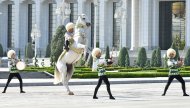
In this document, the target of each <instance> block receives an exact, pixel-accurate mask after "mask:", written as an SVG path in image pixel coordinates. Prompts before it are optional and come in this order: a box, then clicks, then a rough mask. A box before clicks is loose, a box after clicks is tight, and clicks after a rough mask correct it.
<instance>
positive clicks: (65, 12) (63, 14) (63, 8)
mask: <svg viewBox="0 0 190 108" xmlns="http://www.w3.org/2000/svg"><path fill="white" fill-rule="evenodd" d="M55 13H56V14H57V15H58V17H59V20H60V22H59V23H60V24H63V22H64V20H65V19H66V18H68V16H69V15H70V14H71V9H70V6H69V4H68V3H67V2H65V0H63V1H62V3H61V5H60V6H58V7H57V9H56V11H55Z"/></svg>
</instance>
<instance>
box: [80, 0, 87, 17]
mask: <svg viewBox="0 0 190 108" xmlns="http://www.w3.org/2000/svg"><path fill="white" fill-rule="evenodd" d="M85 2H86V0H78V14H79V15H80V14H83V13H84V14H85V10H86V8H85Z"/></svg>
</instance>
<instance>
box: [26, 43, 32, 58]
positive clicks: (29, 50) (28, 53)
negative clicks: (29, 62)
mask: <svg viewBox="0 0 190 108" xmlns="http://www.w3.org/2000/svg"><path fill="white" fill-rule="evenodd" d="M25 57H26V58H30V59H31V58H33V57H34V50H33V49H32V43H28V44H27V46H26V55H25Z"/></svg>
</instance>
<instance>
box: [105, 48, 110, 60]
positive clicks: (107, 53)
mask: <svg viewBox="0 0 190 108" xmlns="http://www.w3.org/2000/svg"><path fill="white" fill-rule="evenodd" d="M105 59H106V60H107V59H110V50H109V46H107V47H106V56H105Z"/></svg>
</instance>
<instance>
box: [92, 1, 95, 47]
mask: <svg viewBox="0 0 190 108" xmlns="http://www.w3.org/2000/svg"><path fill="white" fill-rule="evenodd" d="M94 14H95V9H94V3H91V47H92V48H93V47H94V20H95V15H94Z"/></svg>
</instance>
